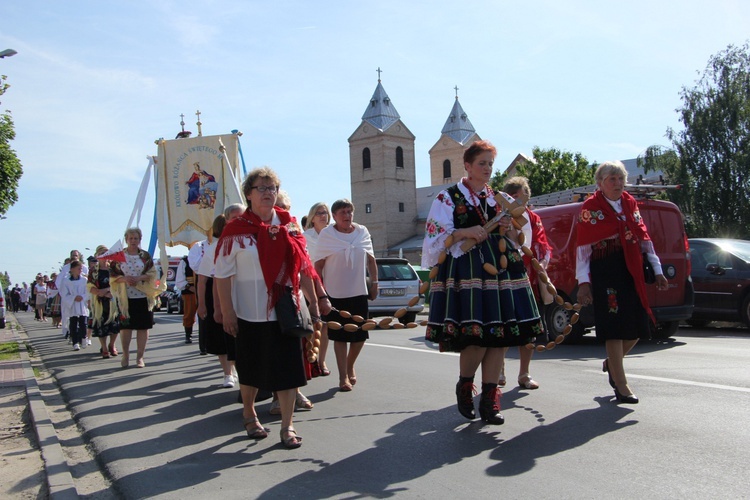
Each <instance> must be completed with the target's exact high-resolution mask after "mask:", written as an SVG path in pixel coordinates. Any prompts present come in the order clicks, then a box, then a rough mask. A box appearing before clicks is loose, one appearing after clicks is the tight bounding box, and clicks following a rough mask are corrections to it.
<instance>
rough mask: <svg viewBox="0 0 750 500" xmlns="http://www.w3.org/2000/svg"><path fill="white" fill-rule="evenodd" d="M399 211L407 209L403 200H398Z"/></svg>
mask: <svg viewBox="0 0 750 500" xmlns="http://www.w3.org/2000/svg"><path fill="white" fill-rule="evenodd" d="M398 211H399V212H405V210H404V202H403V201H400V202H398Z"/></svg>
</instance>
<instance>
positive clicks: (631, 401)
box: [615, 387, 638, 405]
mask: <svg viewBox="0 0 750 500" xmlns="http://www.w3.org/2000/svg"><path fill="white" fill-rule="evenodd" d="M615 397H616V398H617V401H618V402H620V403H623V404H626V405H637V404H638V396H636V395H635V394H631V395H630V396H624V395H622V394H620V391H618V390H617V387H615Z"/></svg>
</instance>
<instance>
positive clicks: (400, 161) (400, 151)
mask: <svg viewBox="0 0 750 500" xmlns="http://www.w3.org/2000/svg"><path fill="white" fill-rule="evenodd" d="M396 168H404V148H402V147H401V146H398V147H397V148H396Z"/></svg>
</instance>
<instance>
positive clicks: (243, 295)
mask: <svg viewBox="0 0 750 500" xmlns="http://www.w3.org/2000/svg"><path fill="white" fill-rule="evenodd" d="M271 224H281V220H279V217H278V215H277V214H276V212H274V215H273V220H272V222H271ZM242 243H243V245H244V247H245V248H242V246H241V245H240V244H239V242H234V245H232V251H231V252H230V253H229V255H223V254H220V255H219V256H218V257H217V258H216V262H215V270H214V277H216V278H230V277H233V278H234V279H233V280H232V305H233V306H234V312H235V314H236V315H237V317H238V318H240V319H243V320H245V321H250V322H263V321H276V311H274V310H273V309H271V310H270V311H268V288H267V287H266V282H265V280H264V279H263V269H262V268H261V267H260V257H259V256H258V247H257V245H256V242H255V240H254V238H253V239H251V238H250V237H245V238H244V240H243V242H242ZM208 252H209V249H206V254H208ZM209 255H210V254H209ZM203 260H204V261H205V260H206V259H203ZM201 274H203V273H201Z"/></svg>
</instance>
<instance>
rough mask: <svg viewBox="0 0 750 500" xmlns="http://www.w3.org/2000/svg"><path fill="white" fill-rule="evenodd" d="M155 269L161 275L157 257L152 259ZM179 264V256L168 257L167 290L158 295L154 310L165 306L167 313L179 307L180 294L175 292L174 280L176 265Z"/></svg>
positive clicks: (159, 309) (159, 262)
mask: <svg viewBox="0 0 750 500" xmlns="http://www.w3.org/2000/svg"><path fill="white" fill-rule="evenodd" d="M154 265H155V266H156V270H157V272H158V273H159V275H160V276H161V261H160V260H159V259H156V260H154ZM179 265H180V257H169V267H168V268H167V276H166V277H167V290H166V291H165V292H164V293H162V294H161V295H159V300H157V301H156V307H154V311H161V308H162V307H163V308H165V309H166V310H167V312H168V313H172V311H175V310H179V309H180V302H182V301H181V300H180V294H179V292H175V289H174V281H175V278H177V266H179Z"/></svg>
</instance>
